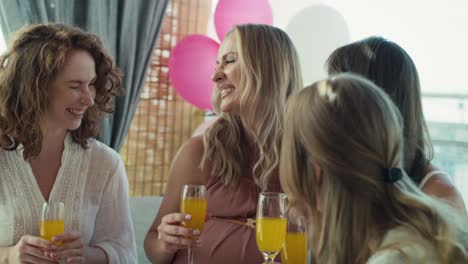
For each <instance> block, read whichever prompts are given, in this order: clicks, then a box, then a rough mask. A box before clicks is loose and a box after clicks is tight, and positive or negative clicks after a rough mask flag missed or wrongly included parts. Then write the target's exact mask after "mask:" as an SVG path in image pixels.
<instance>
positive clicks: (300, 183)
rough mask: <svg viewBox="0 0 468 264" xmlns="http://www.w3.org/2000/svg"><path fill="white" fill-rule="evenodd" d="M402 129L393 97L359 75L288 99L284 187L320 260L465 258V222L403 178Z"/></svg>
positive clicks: (372, 262)
mask: <svg viewBox="0 0 468 264" xmlns="http://www.w3.org/2000/svg"><path fill="white" fill-rule="evenodd" d="M402 129H403V128H402V118H401V116H400V114H399V111H398V109H397V108H396V106H395V105H394V104H393V103H392V101H391V99H390V98H389V97H388V96H387V95H386V94H385V92H383V91H382V90H381V89H380V88H378V87H377V86H375V85H374V84H373V83H371V82H370V81H367V80H365V79H363V78H361V77H358V76H356V75H351V74H340V75H336V76H332V77H331V78H330V79H327V80H323V81H319V82H317V83H315V84H313V85H312V86H310V87H307V88H305V89H304V90H302V91H301V92H300V93H299V94H298V95H295V96H293V97H292V98H291V100H290V102H288V106H287V111H286V116H285V132H284V136H283V141H282V142H283V145H282V149H281V162H280V175H281V185H282V187H283V189H284V191H285V192H286V193H287V194H288V197H289V201H290V205H291V207H292V208H293V209H295V210H298V211H305V212H307V217H308V219H309V220H310V237H311V239H310V240H311V243H312V251H313V252H314V257H315V259H316V260H317V262H318V263H330V264H341V263H369V264H381V263H429V264H436V263H437V264H438V263H452V264H456V263H468V252H467V247H468V233H467V229H466V219H465V218H463V217H460V216H459V215H457V214H456V213H454V212H453V211H452V210H453V209H452V208H451V207H449V206H448V205H447V204H445V203H442V202H439V201H438V200H436V199H433V198H431V197H430V196H428V195H426V194H424V193H423V192H422V191H421V190H420V189H419V188H418V187H417V186H416V185H415V183H414V181H412V180H411V179H410V178H409V177H408V176H407V175H406V173H405V171H404V169H403V157H404V155H403V146H404V142H403V134H402V131H403V130H402ZM312 237H313V238H312Z"/></svg>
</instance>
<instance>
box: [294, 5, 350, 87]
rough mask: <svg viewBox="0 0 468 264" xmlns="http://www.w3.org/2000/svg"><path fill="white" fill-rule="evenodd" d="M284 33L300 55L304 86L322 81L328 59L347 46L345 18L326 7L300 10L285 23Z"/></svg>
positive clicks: (316, 6) (348, 36)
mask: <svg viewBox="0 0 468 264" xmlns="http://www.w3.org/2000/svg"><path fill="white" fill-rule="evenodd" d="M286 32H287V33H288V35H289V36H290V37H291V39H292V41H293V43H294V45H295V46H296V48H297V51H298V53H299V58H300V62H301V68H302V76H303V79H304V85H310V84H312V83H313V82H315V81H317V80H320V79H323V78H325V77H326V76H327V73H326V71H325V61H326V59H327V58H328V56H330V54H331V53H332V52H333V51H334V50H335V49H336V48H338V47H340V46H343V45H345V44H348V43H349V42H350V34H349V29H348V25H347V23H346V21H345V19H344V17H343V16H342V15H341V14H340V13H339V12H338V11H336V10H335V9H334V8H332V7H329V6H325V5H312V6H309V7H306V8H304V9H303V10H301V11H300V12H299V13H297V14H296V15H295V16H294V17H293V18H292V19H291V21H290V22H289V23H288V25H287V26H286Z"/></svg>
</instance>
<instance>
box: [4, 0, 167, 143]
mask: <svg viewBox="0 0 468 264" xmlns="http://www.w3.org/2000/svg"><path fill="white" fill-rule="evenodd" d="M167 4H168V0H1V1H0V23H1V27H2V30H3V33H4V36H5V37H6V39H8V37H7V36H8V35H9V34H10V33H12V32H14V31H16V30H17V29H19V28H20V27H21V26H23V25H25V24H30V23H46V22H55V23H63V24H68V25H73V26H77V27H80V28H82V29H85V30H87V31H89V32H93V33H95V34H97V35H98V36H100V37H101V38H102V40H103V41H104V43H105V45H106V47H107V48H108V50H109V52H110V53H111V54H112V55H113V56H114V58H115V61H116V63H117V65H118V66H119V68H120V69H121V70H122V71H123V73H124V78H123V85H124V88H125V96H120V97H118V98H117V100H116V109H115V112H114V114H112V115H110V116H109V117H108V118H106V119H105V120H103V123H102V124H101V134H100V136H99V140H101V141H102V142H104V143H106V144H107V145H109V146H110V147H112V148H114V149H115V150H117V151H118V150H119V149H120V147H121V146H122V144H123V141H124V139H125V135H126V134H127V131H128V128H129V126H130V122H131V120H132V117H133V115H134V113H135V110H136V106H137V103H138V100H139V97H140V92H141V89H142V86H143V82H144V79H145V74H146V69H147V66H148V64H149V62H150V58H151V53H152V49H153V46H154V44H155V42H156V37H157V34H158V32H159V29H160V26H161V22H162V19H163V16H164V12H165V10H166V6H167Z"/></svg>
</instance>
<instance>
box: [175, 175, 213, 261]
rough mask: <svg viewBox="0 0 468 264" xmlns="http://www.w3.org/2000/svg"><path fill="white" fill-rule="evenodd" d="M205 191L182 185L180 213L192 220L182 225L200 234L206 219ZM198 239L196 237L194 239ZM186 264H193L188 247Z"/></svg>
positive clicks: (200, 188) (193, 186)
mask: <svg viewBox="0 0 468 264" xmlns="http://www.w3.org/2000/svg"><path fill="white" fill-rule="evenodd" d="M206 207H207V202H206V189H205V186H204V185H191V184H188V185H184V188H183V190H182V199H181V203H180V211H181V212H182V213H184V214H189V215H191V216H192V218H191V219H190V220H188V221H184V222H183V223H182V224H183V225H184V226H185V227H187V228H193V229H197V230H199V231H200V232H201V231H202V230H203V227H204V226H205V220H206V219H205V218H206ZM196 239H198V237H197V238H196ZM188 264H193V252H192V246H189V247H188Z"/></svg>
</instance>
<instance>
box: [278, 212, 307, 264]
mask: <svg viewBox="0 0 468 264" xmlns="http://www.w3.org/2000/svg"><path fill="white" fill-rule="evenodd" d="M281 263H283V264H306V263H307V232H306V223H305V219H304V217H302V216H299V217H295V216H292V215H290V214H288V227H287V233H286V242H285V243H284V246H283V249H281Z"/></svg>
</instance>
